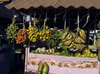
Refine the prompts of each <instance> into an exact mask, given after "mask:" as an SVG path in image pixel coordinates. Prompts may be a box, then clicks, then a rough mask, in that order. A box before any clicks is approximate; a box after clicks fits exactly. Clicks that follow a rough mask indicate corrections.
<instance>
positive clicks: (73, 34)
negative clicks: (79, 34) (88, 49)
mask: <svg viewBox="0 0 100 74" xmlns="http://www.w3.org/2000/svg"><path fill="white" fill-rule="evenodd" d="M71 34H72V36H73V38H72V40H75V37H76V34H75V33H73V32H72V33H71Z"/></svg>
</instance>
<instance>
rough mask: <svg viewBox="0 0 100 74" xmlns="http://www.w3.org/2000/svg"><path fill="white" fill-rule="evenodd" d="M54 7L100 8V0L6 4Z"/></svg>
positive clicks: (27, 0) (36, 0)
mask: <svg viewBox="0 0 100 74" xmlns="http://www.w3.org/2000/svg"><path fill="white" fill-rule="evenodd" d="M40 6H42V7H44V8H46V7H50V6H52V7H54V8H58V7H60V6H62V7H64V8H68V7H70V6H73V7H75V8H79V7H81V6H82V7H84V8H86V9H89V8H91V7H94V8H96V9H100V0H16V1H13V2H11V3H10V4H8V5H6V7H7V8H8V9H11V8H15V9H18V10H19V9H21V8H24V9H29V8H30V7H34V8H38V7H40Z"/></svg>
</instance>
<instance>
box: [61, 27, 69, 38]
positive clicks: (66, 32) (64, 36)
mask: <svg viewBox="0 0 100 74" xmlns="http://www.w3.org/2000/svg"><path fill="white" fill-rule="evenodd" d="M68 30H69V28H68V27H67V30H66V31H65V33H64V35H63V36H62V40H63V39H65V38H66V35H67V34H68Z"/></svg>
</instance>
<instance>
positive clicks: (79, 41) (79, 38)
mask: <svg viewBox="0 0 100 74" xmlns="http://www.w3.org/2000/svg"><path fill="white" fill-rule="evenodd" d="M75 42H76V43H86V42H85V41H84V40H83V39H82V38H81V37H80V36H77V37H76V38H75Z"/></svg>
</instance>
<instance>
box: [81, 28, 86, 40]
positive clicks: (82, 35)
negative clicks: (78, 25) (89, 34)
mask: <svg viewBox="0 0 100 74" xmlns="http://www.w3.org/2000/svg"><path fill="white" fill-rule="evenodd" d="M79 34H80V37H81V38H82V39H83V40H86V34H85V31H84V30H82V29H80V30H79Z"/></svg>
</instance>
